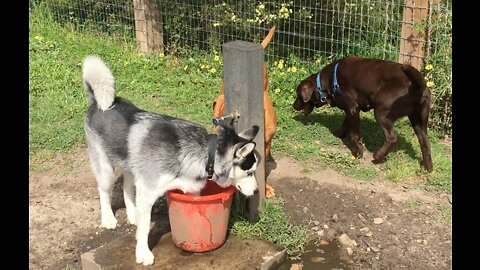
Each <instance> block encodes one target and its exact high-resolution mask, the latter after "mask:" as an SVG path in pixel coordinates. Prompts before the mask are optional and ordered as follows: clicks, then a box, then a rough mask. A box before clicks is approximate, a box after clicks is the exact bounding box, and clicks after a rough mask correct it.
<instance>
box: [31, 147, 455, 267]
mask: <svg viewBox="0 0 480 270" xmlns="http://www.w3.org/2000/svg"><path fill="white" fill-rule="evenodd" d="M45 166H51V168H50V169H49V170H46V171H45V172H30V179H29V269H72V268H74V269H77V270H78V269H81V261H80V255H81V254H83V253H84V252H86V251H89V250H91V249H94V248H96V247H99V246H100V245H103V244H105V243H107V242H109V241H111V240H112V239H113V238H114V237H115V236H116V235H124V234H126V233H127V232H132V231H134V230H135V228H134V227H133V226H131V225H128V224H127V222H126V213H125V208H124V204H123V200H122V196H121V191H120V190H119V187H118V185H117V187H116V188H115V189H114V198H113V207H114V208H115V210H116V216H117V219H118V222H119V224H120V227H119V228H117V229H116V230H106V229H102V228H99V224H100V211H99V210H100V209H99V197H98V192H97V189H96V183H95V180H94V177H93V175H92V173H91V171H90V167H89V163H88V158H87V155H86V149H84V148H79V149H77V150H75V151H73V153H71V154H68V155H61V156H58V157H56V158H54V159H53V160H50V161H48V163H46V164H45ZM269 182H270V184H271V185H272V186H273V187H274V188H275V191H276V194H277V195H280V196H281V197H283V198H284V199H285V200H286V204H285V209H286V211H287V213H288V214H289V216H290V217H291V219H292V221H293V222H294V223H297V224H304V225H308V226H309V227H310V228H311V236H312V238H317V239H318V240H320V239H324V240H326V242H324V243H327V244H328V243H331V241H332V240H333V239H335V241H337V240H339V239H340V238H341V239H345V236H342V235H343V234H345V235H346V236H348V238H350V239H352V240H354V241H355V242H353V241H350V243H345V244H344V245H343V246H342V255H341V256H342V258H344V259H345V260H346V261H348V262H350V264H351V266H352V269H418V270H422V269H432V270H433V269H435V270H437V269H440V270H441V269H451V268H452V227H451V224H450V223H448V222H445V220H444V219H443V218H442V215H441V214H442V212H441V211H440V210H439V205H449V204H451V201H452V200H451V196H450V195H448V194H439V193H437V192H434V191H423V190H417V189H414V188H413V186H414V184H415V183H414V182H412V183H404V184H400V185H399V184H392V183H388V182H383V181H372V182H369V181H358V180H355V179H350V178H347V177H345V176H343V175H340V174H338V173H336V172H334V171H331V170H323V171H316V172H313V173H312V172H310V173H305V172H303V171H302V168H301V166H300V164H298V163H297V162H295V161H293V160H292V159H289V158H282V159H279V160H277V161H276V168H275V169H274V170H272V171H271V173H270V175H269ZM162 209H163V210H162ZM164 210H165V202H164V200H159V202H158V203H157V204H156V208H155V209H154V212H157V213H156V214H157V215H158V216H161V215H163V214H164V213H163V212H164ZM155 216H156V215H155V213H154V215H153V216H152V219H153V218H155ZM347 242H348V241H347ZM347 247H348V249H347ZM68 267H72V268H68ZM319 269H322V268H321V267H320V268H319ZM304 270H305V269H304Z"/></svg>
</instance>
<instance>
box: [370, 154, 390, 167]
mask: <svg viewBox="0 0 480 270" xmlns="http://www.w3.org/2000/svg"><path fill="white" fill-rule="evenodd" d="M385 161H387V158H386V157H385V156H384V155H380V154H379V153H378V152H375V154H373V161H372V162H373V164H379V163H384V162H385Z"/></svg>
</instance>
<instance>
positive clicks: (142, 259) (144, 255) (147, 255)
mask: <svg viewBox="0 0 480 270" xmlns="http://www.w3.org/2000/svg"><path fill="white" fill-rule="evenodd" d="M135 256H136V257H137V263H142V264H143V265H152V264H153V261H154V257H153V253H152V252H151V251H150V250H149V249H148V247H147V248H142V249H137V250H136V251H135Z"/></svg>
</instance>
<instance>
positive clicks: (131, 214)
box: [123, 172, 137, 225]
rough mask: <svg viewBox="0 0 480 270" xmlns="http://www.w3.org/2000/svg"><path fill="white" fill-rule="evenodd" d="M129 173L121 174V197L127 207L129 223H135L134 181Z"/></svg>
mask: <svg viewBox="0 0 480 270" xmlns="http://www.w3.org/2000/svg"><path fill="white" fill-rule="evenodd" d="M133 180H134V179H133V175H132V174H131V173H128V172H126V173H124V174H123V199H124V201H125V207H126V208H127V218H128V222H129V223H130V224H134V225H135V224H137V222H136V217H135V183H134V182H133Z"/></svg>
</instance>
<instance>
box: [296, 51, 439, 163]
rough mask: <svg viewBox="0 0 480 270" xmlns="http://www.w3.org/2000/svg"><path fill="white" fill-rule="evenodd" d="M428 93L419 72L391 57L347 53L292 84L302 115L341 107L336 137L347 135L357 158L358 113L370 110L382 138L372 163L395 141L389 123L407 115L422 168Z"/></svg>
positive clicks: (428, 158) (360, 152)
mask: <svg viewBox="0 0 480 270" xmlns="http://www.w3.org/2000/svg"><path fill="white" fill-rule="evenodd" d="M430 100H431V92H430V89H429V88H428V87H427V85H426V81H425V78H424V76H423V75H422V74H421V73H420V72H419V71H418V70H417V69H415V68H414V67H412V66H410V65H406V64H399V63H395V62H391V61H385V60H378V59H366V58H361V57H356V56H348V57H345V58H342V59H340V60H338V61H335V62H333V63H331V64H329V65H327V66H325V67H324V68H323V69H322V70H320V71H319V72H318V73H315V74H312V75H310V76H309V77H307V78H306V79H304V80H303V81H302V82H301V83H300V84H299V85H298V87H297V98H296V100H295V102H294V103H293V107H294V108H295V110H297V111H300V113H302V114H304V115H307V114H310V113H311V112H312V111H313V109H314V108H318V107H321V106H323V105H325V104H330V105H331V106H332V107H338V108H340V109H342V110H344V111H345V119H344V121H343V124H342V127H341V128H340V130H339V131H337V132H335V135H336V136H337V137H340V138H343V137H345V136H346V135H347V133H350V137H351V139H352V141H353V149H352V154H353V155H354V156H356V157H359V158H360V157H362V156H363V147H362V145H361V144H360V111H363V112H366V111H369V110H371V109H373V110H374V115H375V120H376V122H377V124H378V125H379V126H380V127H381V128H382V129H383V133H384V134H385V142H384V144H383V146H382V147H381V148H380V149H379V150H378V151H377V152H375V153H374V155H373V158H374V161H376V162H380V161H383V160H384V158H385V156H386V155H387V153H388V151H389V150H390V148H391V147H392V145H393V144H394V143H395V142H396V141H397V136H396V135H395V132H394V131H393V123H394V122H395V121H396V120H397V119H399V118H401V117H404V116H408V119H409V120H410V123H411V124H412V127H413V129H414V131H415V134H416V135H417V137H418V141H419V143H420V147H421V150H422V156H423V167H424V168H425V169H426V170H427V171H429V172H431V171H432V170H433V165H432V157H431V153H430V143H429V140H428V137H427V124H428V115H429V112H430Z"/></svg>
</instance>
